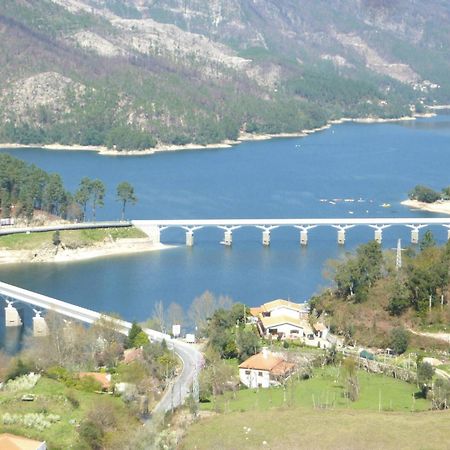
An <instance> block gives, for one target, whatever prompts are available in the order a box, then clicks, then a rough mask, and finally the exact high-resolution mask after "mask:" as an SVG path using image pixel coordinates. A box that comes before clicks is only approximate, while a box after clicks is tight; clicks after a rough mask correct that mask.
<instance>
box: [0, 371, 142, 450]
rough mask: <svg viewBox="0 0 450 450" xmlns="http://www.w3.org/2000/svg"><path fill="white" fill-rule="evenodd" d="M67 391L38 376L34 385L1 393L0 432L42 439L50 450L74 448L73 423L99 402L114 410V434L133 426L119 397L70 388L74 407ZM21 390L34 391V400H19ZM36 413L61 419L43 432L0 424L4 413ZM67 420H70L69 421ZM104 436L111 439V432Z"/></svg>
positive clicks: (75, 432)
mask: <svg viewBox="0 0 450 450" xmlns="http://www.w3.org/2000/svg"><path fill="white" fill-rule="evenodd" d="M67 392H68V390H67V388H66V386H65V385H64V384H62V383H60V382H58V381H55V380H51V379H49V378H41V379H40V380H39V381H38V383H37V384H36V386H35V387H34V388H33V389H31V390H30V391H27V392H15V393H12V392H11V393H10V392H2V393H1V395H0V433H4V432H11V433H16V434H19V435H22V436H27V437H29V438H32V439H38V440H45V441H46V442H47V445H48V448H49V449H50V450H52V449H76V448H78V444H77V441H78V433H77V430H76V426H77V424H79V423H80V421H82V420H83V418H84V417H85V416H86V414H87V412H88V411H89V410H90V409H91V408H92V407H94V406H96V405H97V406H98V404H99V403H100V404H102V405H103V406H105V407H108V408H110V409H113V410H114V413H115V415H116V417H117V431H116V433H121V432H125V431H127V430H128V429H129V428H130V427H132V426H135V425H137V420H136V419H135V418H134V417H133V416H132V415H131V413H130V412H129V410H128V409H127V407H126V406H125V404H124V403H123V402H122V400H121V399H120V398H117V397H112V396H109V395H102V394H95V393H88V392H83V391H78V390H77V391H75V390H72V393H73V395H74V396H75V397H76V399H77V400H78V401H79V407H74V406H72V404H71V403H70V402H69V401H68V399H67V397H66V394H67ZM24 393H33V394H35V395H36V398H35V400H34V401H33V402H23V401H21V397H22V395H23V394H24ZM39 412H40V413H45V414H57V415H59V416H60V417H61V420H60V421H58V422H56V423H54V424H52V425H51V426H50V427H49V428H46V429H45V430H44V431H38V430H36V429H33V428H26V427H24V426H22V425H3V424H2V422H1V417H2V416H3V414H4V413H10V414H27V413H39ZM71 420H72V421H74V422H73V423H70V421H71ZM107 438H109V439H114V436H113V433H111V435H110V436H107Z"/></svg>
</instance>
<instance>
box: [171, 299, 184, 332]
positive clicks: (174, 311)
mask: <svg viewBox="0 0 450 450" xmlns="http://www.w3.org/2000/svg"><path fill="white" fill-rule="evenodd" d="M167 320H168V323H169V326H170V327H172V325H183V324H184V322H185V315H184V311H183V308H182V307H181V306H180V305H179V304H178V303H174V302H172V303H171V304H170V305H169V308H168V309H167Z"/></svg>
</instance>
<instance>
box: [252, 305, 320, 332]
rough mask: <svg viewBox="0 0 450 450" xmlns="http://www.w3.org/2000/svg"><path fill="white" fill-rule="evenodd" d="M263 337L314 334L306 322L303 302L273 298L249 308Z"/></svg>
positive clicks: (305, 309) (306, 311) (306, 313)
mask: <svg viewBox="0 0 450 450" xmlns="http://www.w3.org/2000/svg"><path fill="white" fill-rule="evenodd" d="M250 313H251V314H252V316H254V317H255V318H256V321H257V326H258V330H259V332H260V334H261V336H263V337H270V336H276V337H277V338H278V337H279V338H281V339H285V338H291V339H292V338H303V337H308V338H310V337H311V336H312V337H313V336H314V332H313V330H312V328H311V326H310V325H309V322H308V309H307V307H306V306H305V305H304V304H301V303H294V302H291V301H290V300H282V299H278V300H273V301H271V302H268V303H264V304H263V305H261V306H259V307H257V308H250Z"/></svg>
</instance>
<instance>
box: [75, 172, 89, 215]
mask: <svg viewBox="0 0 450 450" xmlns="http://www.w3.org/2000/svg"><path fill="white" fill-rule="evenodd" d="M91 193H92V180H91V179H90V178H88V177H84V178H82V179H81V181H80V186H79V188H78V190H77V191H76V192H75V201H76V202H77V203H78V204H79V205H80V206H81V208H82V209H83V221H85V220H86V208H87V204H88V202H89V200H90V198H91Z"/></svg>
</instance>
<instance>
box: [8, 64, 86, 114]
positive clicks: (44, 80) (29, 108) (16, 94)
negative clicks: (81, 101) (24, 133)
mask: <svg viewBox="0 0 450 450" xmlns="http://www.w3.org/2000/svg"><path fill="white" fill-rule="evenodd" d="M70 92H72V93H73V94H74V95H75V96H76V97H79V96H81V95H82V94H83V93H84V92H85V87H84V86H83V85H82V84H80V83H76V82H74V81H72V80H71V79H70V78H68V77H64V76H62V75H61V74H59V73H57V72H44V73H39V74H37V75H33V76H31V77H28V78H25V79H21V80H18V81H15V82H14V83H12V84H11V85H10V86H8V87H6V88H4V89H3V90H2V92H1V96H0V104H2V103H4V105H5V106H4V108H3V117H7V116H8V113H13V114H14V115H15V116H16V118H18V119H19V120H20V119H21V118H23V117H27V118H28V117H30V112H33V111H34V112H37V111H38V110H39V108H46V109H48V110H50V111H52V112H53V113H58V114H61V113H65V112H68V111H69V110H70V108H69V105H68V101H67V99H68V95H69V93H70Z"/></svg>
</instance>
